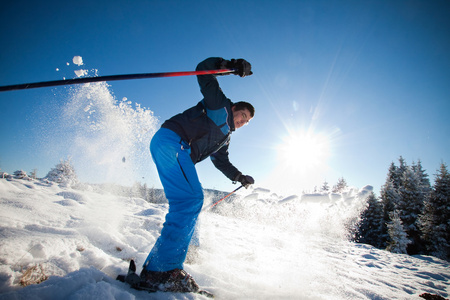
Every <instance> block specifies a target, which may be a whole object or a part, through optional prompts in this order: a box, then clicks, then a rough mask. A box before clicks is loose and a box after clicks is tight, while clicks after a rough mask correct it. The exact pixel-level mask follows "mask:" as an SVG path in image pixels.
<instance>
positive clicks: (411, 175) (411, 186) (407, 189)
mask: <svg viewBox="0 0 450 300" xmlns="http://www.w3.org/2000/svg"><path fill="white" fill-rule="evenodd" d="M401 179H402V181H401V186H400V187H399V191H398V192H399V194H400V201H399V203H398V205H397V207H396V209H398V211H399V216H400V218H401V219H402V222H403V225H404V226H405V230H406V233H407V234H408V236H409V237H410V238H411V240H412V242H411V243H410V244H409V246H408V253H409V254H418V253H420V251H421V250H423V249H422V247H421V245H422V242H421V239H420V235H421V234H420V229H419V226H418V220H419V215H420V214H421V213H422V210H423V206H424V201H425V198H424V194H423V193H422V189H421V183H420V178H419V176H418V174H417V173H416V172H414V170H413V168H412V167H407V168H406V169H405V171H404V172H403V176H402V178H401Z"/></svg>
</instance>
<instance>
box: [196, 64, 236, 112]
mask: <svg viewBox="0 0 450 300" xmlns="http://www.w3.org/2000/svg"><path fill="white" fill-rule="evenodd" d="M224 61H225V60H224V59H223V58H221V57H210V58H207V59H205V60H204V61H202V62H201V63H199V64H198V65H197V68H196V70H197V71H204V70H217V69H225V65H224V64H223V62H224ZM197 80H198V84H199V85H200V91H201V92H202V94H203V97H204V105H206V107H207V108H209V109H218V108H220V107H223V104H224V103H225V101H227V100H228V99H227V97H226V96H225V94H224V93H223V92H222V90H221V88H220V87H219V82H218V81H217V78H216V75H213V74H207V75H198V76H197ZM228 101H229V100H228Z"/></svg>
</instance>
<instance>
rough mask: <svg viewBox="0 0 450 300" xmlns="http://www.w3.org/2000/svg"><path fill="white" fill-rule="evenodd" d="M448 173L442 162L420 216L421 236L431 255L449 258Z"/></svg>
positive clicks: (449, 214) (449, 188) (449, 177)
mask: <svg viewBox="0 0 450 300" xmlns="http://www.w3.org/2000/svg"><path fill="white" fill-rule="evenodd" d="M449 220H450V173H449V172H448V170H447V166H446V165H445V164H444V163H442V164H441V166H440V169H439V171H438V174H436V179H435V183H434V186H433V190H432V191H431V193H430V197H429V198H428V199H427V201H426V203H425V207H424V210H423V214H422V215H421V216H420V224H421V229H422V238H423V239H424V241H425V242H426V247H427V250H428V251H429V252H430V254H431V255H434V256H436V257H439V258H442V259H447V260H449V259H450V221H449Z"/></svg>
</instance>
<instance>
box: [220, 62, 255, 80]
mask: <svg viewBox="0 0 450 300" xmlns="http://www.w3.org/2000/svg"><path fill="white" fill-rule="evenodd" d="M225 67H226V68H227V69H234V70H235V71H234V73H233V74H235V75H239V76H240V77H245V76H250V75H252V74H253V72H252V65H251V64H250V63H249V62H248V61H246V60H245V59H242V58H239V59H232V60H226V61H225Z"/></svg>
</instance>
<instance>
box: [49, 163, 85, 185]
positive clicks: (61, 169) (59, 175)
mask: <svg viewBox="0 0 450 300" xmlns="http://www.w3.org/2000/svg"><path fill="white" fill-rule="evenodd" d="M45 179H47V180H49V181H53V182H57V183H59V184H61V185H62V186H69V187H70V186H72V185H75V184H78V183H79V181H78V177H77V174H76V172H75V169H74V167H73V166H72V162H71V159H70V158H68V159H67V160H65V161H63V160H61V161H60V163H59V164H57V165H56V166H55V167H54V168H53V169H51V170H50V172H48V174H47V176H45Z"/></svg>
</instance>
